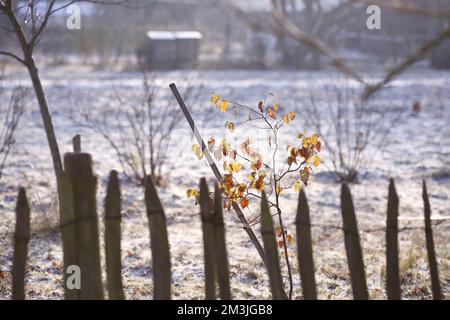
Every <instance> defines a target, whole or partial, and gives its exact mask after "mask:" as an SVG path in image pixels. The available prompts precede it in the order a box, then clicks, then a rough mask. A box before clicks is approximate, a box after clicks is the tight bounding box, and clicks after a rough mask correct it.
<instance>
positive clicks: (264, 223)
mask: <svg viewBox="0 0 450 320" xmlns="http://www.w3.org/2000/svg"><path fill="white" fill-rule="evenodd" d="M261 234H262V238H263V243H264V252H265V253H266V257H267V266H268V268H267V269H268V273H269V280H270V290H271V292H272V299H273V300H285V299H287V296H286V292H285V291H284V288H283V279H282V278H281V270H280V261H279V259H278V249H277V245H276V240H275V232H274V230H273V221H272V215H271V214H270V209H269V204H268V202H267V197H266V193H265V192H264V191H263V193H262V200H261Z"/></svg>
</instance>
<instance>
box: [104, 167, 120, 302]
mask: <svg viewBox="0 0 450 320" xmlns="http://www.w3.org/2000/svg"><path fill="white" fill-rule="evenodd" d="M121 202H122V200H121V193H120V186H119V179H118V177H117V171H114V170H113V171H111V172H110V174H109V180H108V186H107V190H106V197H105V216H104V218H105V263H106V279H107V288H108V298H109V299H110V300H123V299H125V295H124V292H123V285H122V274H121V272H122V255H121V243H120V241H121V231H120V230H121V228H120V223H121V220H122V214H121V211H122V204H121Z"/></svg>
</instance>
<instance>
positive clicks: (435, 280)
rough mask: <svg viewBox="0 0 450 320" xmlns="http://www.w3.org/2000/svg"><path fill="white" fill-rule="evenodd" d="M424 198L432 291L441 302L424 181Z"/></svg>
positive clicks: (428, 202)
mask: <svg viewBox="0 0 450 320" xmlns="http://www.w3.org/2000/svg"><path fill="white" fill-rule="evenodd" d="M422 197H423V204H424V215H425V240H426V243H427V252H428V263H429V268H430V277H431V291H432V293H433V299H434V300H441V299H442V293H441V286H440V284H439V271H438V265H437V261H436V253H435V251H434V240H433V230H432V228H431V208H430V201H429V200H428V192H427V185H426V183H425V181H423V193H422Z"/></svg>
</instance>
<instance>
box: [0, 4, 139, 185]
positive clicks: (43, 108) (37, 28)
mask: <svg viewBox="0 0 450 320" xmlns="http://www.w3.org/2000/svg"><path fill="white" fill-rule="evenodd" d="M81 2H90V3H99V4H105V5H122V6H124V7H128V8H130V7H132V6H131V2H129V1H128V0H110V1H102V0H70V1H64V2H63V1H57V0H49V1H46V3H43V2H42V1H40V0H28V1H14V0H0V17H1V20H0V21H5V20H6V24H0V32H4V33H7V34H9V35H12V36H13V37H14V38H15V39H16V40H17V42H18V44H19V46H20V51H21V53H16V52H14V51H0V55H3V56H7V57H9V58H12V59H14V60H16V61H17V62H19V63H20V64H22V65H23V66H25V68H26V69H27V71H28V73H29V76H30V79H31V81H32V83H33V88H34V92H35V95H36V98H37V101H38V104H39V109H40V113H41V116H42V121H43V123H44V129H45V133H46V136H47V141H48V145H49V148H50V153H51V157H52V161H53V168H54V171H55V175H56V179H58V177H59V175H60V174H61V173H62V171H63V165H62V161H61V155H60V152H59V146H58V141H57V139H56V135H55V130H54V128H53V122H52V117H51V113H50V110H49V106H48V102H47V98H46V95H45V91H44V88H43V86H42V81H41V78H40V76H39V71H38V68H37V64H36V61H35V58H34V56H33V54H34V52H35V49H36V47H37V46H38V44H39V42H40V40H41V38H42V37H43V35H44V33H45V30H46V28H47V26H48V23H49V21H50V19H51V17H52V16H54V15H55V14H56V13H57V12H59V11H61V10H63V9H65V8H67V7H68V6H70V5H72V4H75V3H81ZM43 7H44V8H43ZM2 23H3V22H2Z"/></svg>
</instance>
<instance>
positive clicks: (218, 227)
mask: <svg viewBox="0 0 450 320" xmlns="http://www.w3.org/2000/svg"><path fill="white" fill-rule="evenodd" d="M214 226H215V234H216V261H217V277H218V280H219V291H220V299H221V300H231V290H230V279H229V273H230V271H229V266H228V254H227V246H226V239H225V225H224V222H223V209H222V197H221V195H220V193H219V187H218V185H217V184H216V185H215V188H214Z"/></svg>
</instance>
